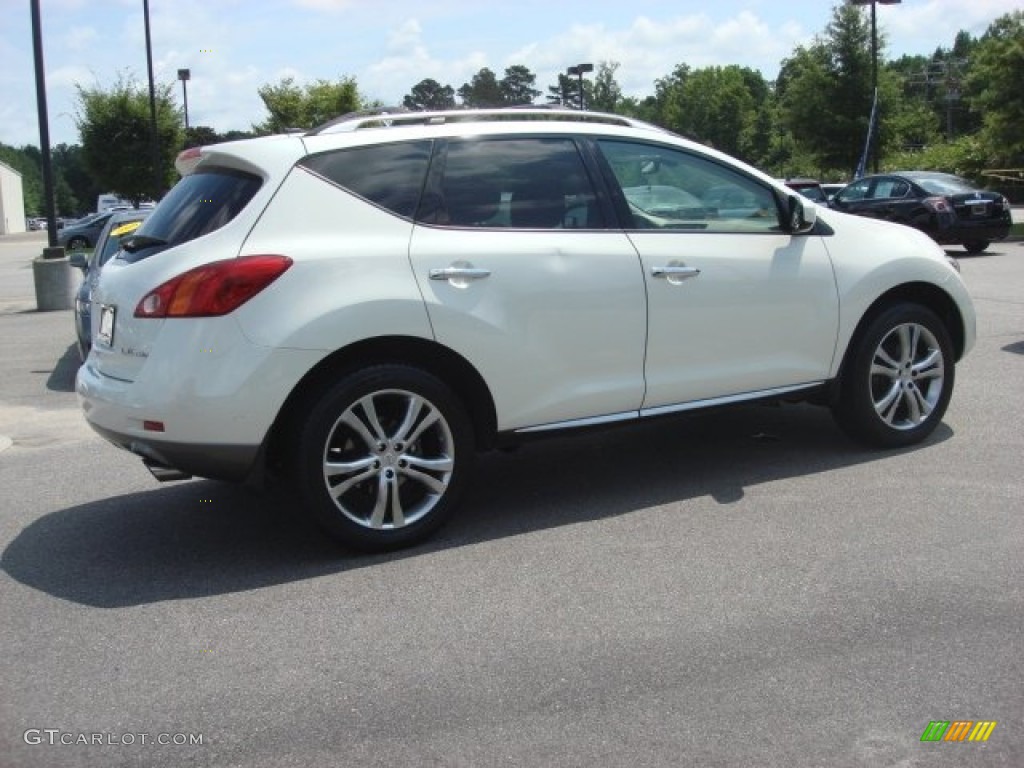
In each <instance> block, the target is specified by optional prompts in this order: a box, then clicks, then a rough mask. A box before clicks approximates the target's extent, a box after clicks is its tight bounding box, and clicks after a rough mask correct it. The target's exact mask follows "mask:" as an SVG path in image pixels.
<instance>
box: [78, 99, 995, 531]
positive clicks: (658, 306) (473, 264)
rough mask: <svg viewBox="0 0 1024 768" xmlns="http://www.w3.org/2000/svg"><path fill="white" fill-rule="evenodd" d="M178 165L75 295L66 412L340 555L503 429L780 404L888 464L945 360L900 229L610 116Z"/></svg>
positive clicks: (456, 126) (387, 526)
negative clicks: (76, 340)
mask: <svg viewBox="0 0 1024 768" xmlns="http://www.w3.org/2000/svg"><path fill="white" fill-rule="evenodd" d="M177 165H178V169H179V171H180V172H181V174H182V177H183V178H182V179H181V181H180V182H179V183H178V184H177V186H175V187H174V189H173V190H171V192H170V193H169V194H168V195H167V197H166V198H165V199H164V200H163V201H162V202H161V203H160V204H159V206H157V208H156V210H155V211H154V212H153V214H152V215H151V216H150V217H149V218H148V219H147V220H146V222H145V224H143V225H142V227H141V228H140V229H139V230H138V232H137V234H136V235H135V236H134V237H133V238H129V239H128V240H127V244H126V250H125V251H123V252H121V253H120V254H119V255H118V256H117V258H115V259H113V260H111V261H110V262H108V264H107V265H106V267H105V268H104V269H103V272H102V275H101V278H100V281H99V285H98V286H97V288H96V290H95V291H94V293H93V308H92V318H93V338H94V340H95V341H94V346H93V349H92V352H91V354H90V355H89V358H88V360H87V361H86V363H85V365H84V366H83V367H82V369H81V370H80V372H79V374H78V394H79V396H80V399H81V402H82V406H83V408H84V410H85V416H86V418H87V419H88V421H89V423H90V424H91V425H92V426H93V428H94V429H95V430H96V431H97V432H99V433H100V434H101V435H103V436H104V437H106V438H107V439H108V440H110V441H111V442H113V443H114V444H116V445H118V446H121V447H123V448H125V449H127V450H129V451H132V452H133V453H136V454H138V455H139V456H141V457H143V459H144V461H145V462H146V464H147V465H148V466H149V467H150V468H151V469H152V471H153V472H154V474H155V475H156V476H157V477H159V478H161V479H173V478H178V477H185V476H188V475H190V474H194V475H199V476H204V477H211V478H221V479H226V480H246V479H252V478H260V477H262V476H263V473H264V470H266V469H268V468H269V469H281V470H284V471H285V472H284V473H285V474H286V476H287V477H290V479H291V480H292V481H293V482H294V487H295V489H296V490H297V492H298V493H299V494H300V495H301V497H302V499H303V501H304V504H305V506H306V507H308V509H309V510H310V511H311V512H312V513H313V514H314V515H315V516H316V518H317V519H318V520H319V521H320V523H321V524H322V525H323V526H324V527H325V528H326V529H327V530H328V531H329V532H330V533H332V534H333V535H334V536H336V537H337V538H339V539H340V540H342V541H343V542H345V543H347V544H349V545H352V546H356V547H359V548H363V549H389V548H394V547H399V546H404V545H408V544H411V543H413V542H415V541H417V540H420V539H422V538H423V537H424V536H425V535H427V534H428V533H429V532H431V531H433V530H434V529H436V528H437V527H438V526H439V525H440V524H441V523H442V522H443V521H444V520H445V519H446V518H447V517H448V516H449V514H450V513H451V512H452V510H453V508H454V507H455V506H456V503H457V500H458V497H459V495H460V492H461V491H462V489H463V487H464V486H465V483H466V481H467V477H468V474H469V472H470V469H471V466H472V459H473V455H474V453H475V452H476V451H478V450H482V449H488V448H491V447H494V446H496V445H503V444H506V443H509V442H514V441H516V440H517V439H522V438H523V437H524V436H525V435H526V434H527V433H531V434H532V433H540V432H554V431H556V430H564V429H567V428H574V427H581V426H593V425H600V424H610V423H614V422H621V421H624V420H628V419H641V418H646V417H651V416H659V415H662V414H670V413H675V412H679V411H687V410H691V409H697V408H705V407H708V406H718V405H722V404H727V403H738V402H747V401H752V400H760V399H779V398H783V397H784V398H804V399H809V400H810V399H813V400H815V401H817V402H820V403H822V404H826V405H829V406H830V407H831V408H832V409H833V412H834V413H835V416H836V418H837V420H838V422H839V424H840V425H841V426H842V427H843V428H844V429H845V430H846V431H847V432H848V433H850V434H851V435H852V436H854V437H855V438H858V439H860V440H861V441H864V442H867V443H871V444H874V445H878V446H882V447H895V446H902V445H908V444H910V443H914V442H917V441H919V440H922V439H923V438H924V437H926V436H927V435H928V434H929V433H931V431H932V430H933V429H934V428H935V426H936V425H937V424H938V422H939V420H940V419H941V418H942V416H943V413H944V412H945V410H946V406H947V404H948V403H949V398H950V394H951V393H952V390H953V376H954V367H953V366H954V362H955V361H956V360H959V359H960V358H961V357H962V356H963V355H964V354H965V353H966V352H967V351H968V350H969V349H970V348H971V346H972V345H973V343H974V338H975V315H974V310H973V307H972V305H971V301H970V298H969V297H968V294H967V291H966V289H965V288H964V284H963V282H962V281H961V280H960V277H959V274H958V272H957V270H956V268H955V266H956V265H955V262H951V260H950V259H949V258H948V257H947V256H946V254H945V253H944V251H943V250H941V249H940V248H939V247H938V246H937V245H935V243H933V242H932V241H931V240H930V239H929V238H928V237H927V236H926V235H923V234H921V233H919V232H917V231H915V230H913V229H910V228H908V227H903V226H898V225H893V224H888V223H884V222H878V221H871V220H868V219H864V218H859V217H854V216H847V215H844V214H841V213H838V212H836V211H831V210H827V209H824V208H822V209H819V208H818V207H816V206H815V205H814V204H813V203H812V202H810V201H808V200H806V199H804V198H802V197H800V196H799V195H798V194H797V193H795V192H793V191H792V190H788V189H787V188H786V187H785V186H784V185H782V184H779V183H777V182H775V181H773V180H772V179H771V178H770V177H769V176H766V175H765V174H763V173H761V172H759V171H757V170H755V169H754V168H751V167H749V166H746V165H744V164H742V163H740V162H738V161H736V160H734V159H731V158H729V157H727V156H725V155H723V154H721V153H718V152H715V151H714V150H711V149H708V148H707V147H704V146H701V145H699V144H696V143H693V142H690V141H686V140H684V139H681V138H679V137H677V136H675V135H673V134H670V133H667V132H665V131H663V130H660V129H658V128H655V127H653V126H650V125H647V124H643V123H639V122H636V121H633V120H628V119H625V118H621V117H618V116H614V115H601V114H595V113H588V112H571V111H562V110H545V109H539V108H538V109H532V110H531V109H525V110H524V109H516V110H492V111H458V112H444V113H406V114H377V115H354V116H346V117H343V118H339V119H338V120H337V121H333V122H332V123H329V124H328V125H326V126H322V127H321V128H318V129H315V130H313V131H310V132H309V133H307V134H305V135H295V134H293V135H282V136H273V137H267V138H261V139H253V140H249V141H239V142H234V143H229V144H221V145H217V146H212V147H203V148H202V149H192V150H187V151H185V152H184V153H182V155H181V156H180V157H179V159H178V164H177ZM723 201H729V202H723Z"/></svg>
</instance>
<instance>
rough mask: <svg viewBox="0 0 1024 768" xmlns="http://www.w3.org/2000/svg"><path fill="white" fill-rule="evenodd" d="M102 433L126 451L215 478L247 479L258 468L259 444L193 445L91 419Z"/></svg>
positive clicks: (95, 428) (167, 465)
mask: <svg viewBox="0 0 1024 768" xmlns="http://www.w3.org/2000/svg"><path fill="white" fill-rule="evenodd" d="M89 426H91V427H92V428H93V429H94V430H95V431H96V433H97V434H98V435H100V436H101V437H103V438H104V439H106V440H108V441H109V442H111V443H113V444H114V445H116V446H117V447H118V448H123V449H124V450H126V451H130V452H131V453H134V454H135V455H136V456H139V457H141V458H143V459H146V460H148V461H149V462H152V463H155V464H157V465H159V466H163V467H172V468H174V469H177V470H180V471H182V472H184V473H185V474H188V475H197V476H199V477H208V478H211V479H213V480H227V481H229V482H243V481H244V480H246V479H248V478H249V477H250V476H251V475H253V473H254V471H255V470H256V469H257V465H258V461H257V459H258V458H259V454H260V446H258V445H192V444H187V443H174V442H164V441H156V440H146V439H143V438H140V437H139V436H138V435H128V434H123V433H120V432H115V431H113V430H110V429H105V428H104V427H101V426H99V425H98V424H95V423H93V422H89Z"/></svg>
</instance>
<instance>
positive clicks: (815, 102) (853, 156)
mask: <svg viewBox="0 0 1024 768" xmlns="http://www.w3.org/2000/svg"><path fill="white" fill-rule="evenodd" d="M883 45H884V37H883V39H882V40H881V41H880V43H879V47H880V48H882V47H883ZM884 75H885V72H884V71H883V72H880V73H879V91H880V94H879V101H880V107H881V111H882V114H883V115H885V114H887V109H888V107H889V105H891V104H893V103H895V101H896V98H897V97H896V93H895V91H896V90H897V86H896V84H895V82H894V80H893V79H892V78H891V77H889V78H886V77H884ZM780 83H781V87H779V98H780V99H781V105H782V109H783V111H782V115H783V118H784V119H785V121H786V125H787V127H788V128H789V130H790V132H791V133H792V135H793V138H794V140H795V142H796V145H797V147H798V148H799V149H800V150H801V151H803V152H806V153H808V154H811V155H813V156H815V157H816V159H817V163H818V165H819V168H821V169H831V168H845V169H848V171H852V170H853V168H854V166H856V164H857V160H858V158H859V157H860V155H861V152H862V151H863V147H864V139H865V137H866V135H867V129H868V121H869V118H870V115H871V103H872V93H871V30H870V25H869V23H868V21H867V19H866V17H865V15H864V13H862V12H861V9H860V8H858V7H856V6H852V5H847V4H845V3H844V4H840V5H838V6H837V7H836V8H834V9H833V11H832V21H831V22H830V23H829V25H828V27H827V28H826V31H825V34H824V36H822V37H820V38H818V39H817V40H816V41H815V42H814V43H813V44H812V45H810V46H808V47H806V48H803V47H801V48H798V49H797V50H796V52H795V53H794V55H793V56H792V57H791V58H790V59H788V60H786V61H785V62H783V65H782V72H781V73H780ZM883 125H884V124H883ZM890 138H891V129H889V128H886V129H884V130H883V132H882V134H881V136H880V141H881V142H882V143H883V145H884V144H885V143H886V142H887V141H888V140H890Z"/></svg>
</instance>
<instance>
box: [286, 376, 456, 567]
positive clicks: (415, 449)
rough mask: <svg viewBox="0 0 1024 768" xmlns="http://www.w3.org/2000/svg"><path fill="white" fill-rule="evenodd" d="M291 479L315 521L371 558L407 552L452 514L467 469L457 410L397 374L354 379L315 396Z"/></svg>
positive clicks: (445, 395) (443, 396) (442, 396)
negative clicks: (401, 550) (374, 553)
mask: <svg viewBox="0 0 1024 768" xmlns="http://www.w3.org/2000/svg"><path fill="white" fill-rule="evenodd" d="M297 440H298V444H297V446H296V450H295V460H296V473H295V474H296V478H297V480H298V484H299V488H300V491H301V493H302V495H303V497H304V500H305V502H306V505H307V506H308V507H309V509H310V510H311V511H312V513H313V514H314V516H315V517H316V519H317V521H318V522H319V523H320V524H321V525H322V526H323V527H324V528H325V529H326V530H327V532H328V533H330V534H331V535H332V536H333V537H334V538H336V539H337V540H339V541H341V542H342V543H344V544H346V545H349V546H352V547H355V548H357V549H363V550H368V551H383V550H390V549H397V548H399V547H404V546H409V545H411V544H414V543H416V542H418V541H420V540H422V539H423V538H425V537H426V536H427V535H429V534H430V533H432V532H433V531H435V530H436V529H437V528H438V527H440V526H441V525H442V524H443V523H444V522H445V521H446V520H447V519H448V517H449V516H450V515H451V513H452V512H453V510H454V508H455V506H456V504H457V502H458V499H459V496H460V495H461V493H462V489H463V487H464V486H465V483H466V479H467V477H468V474H469V472H470V467H471V464H472V460H473V455H472V453H473V440H472V428H471V426H470V422H469V419H468V417H467V416H466V412H465V410H464V408H463V407H462V404H461V403H460V402H459V401H458V399H457V398H456V397H455V395H454V394H453V393H452V391H451V390H450V389H449V388H448V387H447V386H445V385H444V384H443V383H442V382H441V381H439V380H438V379H437V378H435V377H434V376H432V375H430V374H428V373H426V372H425V371H422V370H419V369H417V368H411V367H408V366H403V365H380V366H375V367H373V368H367V369H365V370H363V371H359V372H356V373H354V374H352V375H350V376H348V377H346V378H344V379H342V380H341V381H340V382H338V383H337V384H336V385H335V386H334V387H333V388H331V389H329V390H327V391H326V392H325V393H323V394H322V396H321V397H320V399H319V400H318V401H317V402H316V403H315V404H314V405H313V407H312V409H311V410H310V411H309V412H308V414H307V415H306V416H305V419H304V421H303V423H302V424H301V427H300V429H299V430H298V432H297Z"/></svg>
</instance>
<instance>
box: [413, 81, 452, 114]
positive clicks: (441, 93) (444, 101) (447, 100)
mask: <svg viewBox="0 0 1024 768" xmlns="http://www.w3.org/2000/svg"><path fill="white" fill-rule="evenodd" d="M402 106H404V107H406V108H407V109H415V110H433V109H454V107H455V90H454V89H453V88H452V87H451V86H450V85H441V84H440V83H439V82H437V80H433V79H431V78H429V77H428V78H427V79H426V80H420V81H419V82H418V83H416V85H414V86H413V87H412V91H410V92H409V93H408V94H406V96H405V98H404V99H402Z"/></svg>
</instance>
